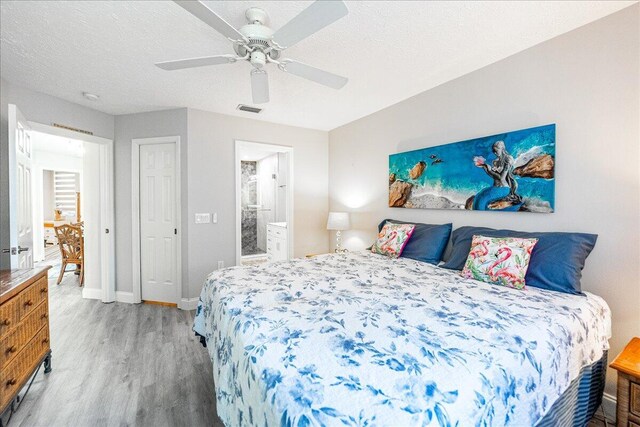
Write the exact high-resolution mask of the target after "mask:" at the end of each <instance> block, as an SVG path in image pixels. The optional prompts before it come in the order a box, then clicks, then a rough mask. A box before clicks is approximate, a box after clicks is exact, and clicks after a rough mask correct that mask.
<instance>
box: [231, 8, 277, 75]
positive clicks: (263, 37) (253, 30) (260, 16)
mask: <svg viewBox="0 0 640 427" xmlns="http://www.w3.org/2000/svg"><path fill="white" fill-rule="evenodd" d="M245 16H246V18H247V21H248V22H249V23H248V24H247V25H244V26H242V27H241V28H240V29H239V30H238V31H240V34H242V35H243V36H245V37H246V38H247V40H249V42H248V43H234V46H233V47H234V50H235V51H236V53H237V54H238V55H240V56H245V55H246V54H247V49H246V47H245V46H248V47H250V48H251V49H254V51H253V52H252V53H255V51H257V50H259V51H262V52H263V53H264V51H265V50H267V49H268V51H267V52H266V53H264V55H269V57H270V58H271V59H277V58H279V57H280V52H279V51H278V50H272V49H269V48H273V45H272V44H271V38H272V36H273V30H272V29H271V28H269V27H268V26H267V25H268V24H269V15H268V14H267V12H265V11H264V10H262V9H260V8H257V7H252V8H249V9H247V11H246V12H245ZM251 63H252V64H253V63H254V62H253V54H252V55H251ZM263 65H264V64H263Z"/></svg>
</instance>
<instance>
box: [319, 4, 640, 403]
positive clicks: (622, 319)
mask: <svg viewBox="0 0 640 427" xmlns="http://www.w3.org/2000/svg"><path fill="white" fill-rule="evenodd" d="M638 28H640V20H639V6H638V5H637V4H636V5H634V6H632V7H630V8H627V9H625V10H623V11H621V12H618V13H616V14H614V15H611V16H609V17H606V18H604V19H602V20H599V21H596V22H594V23H592V24H589V25H587V26H584V27H582V28H579V29H577V30H574V31H572V32H570V33H567V34H565V35H562V36H560V37H557V38H555V39H553V40H550V41H548V42H545V43H542V44H540V45H538V46H535V47H533V48H531V49H528V50H526V51H524V52H521V53H518V54H516V55H514V56H512V57H509V58H507V59H504V60H502V61H499V62H497V63H495V64H493V65H490V66H488V67H486V68H483V69H481V70H478V71H476V72H473V73H471V74H468V75H466V76H463V77H460V78H458V79H456V80H453V81H451V82H448V83H446V84H443V85H441V86H439V87H436V88H434V89H432V90H429V91H427V92H424V93H422V94H420V95H417V96H415V97H413V98H410V99H408V100H406V101H403V102H401V103H399V104H396V105H394V106H392V107H389V108H386V109H385V110H382V111H380V112H378V113H375V114H372V115H370V116H368V117H365V118H363V119H360V120H358V121H355V122H353V123H350V124H348V125H345V126H342V127H340V128H338V129H335V130H333V131H331V132H330V134H329V147H330V148H329V155H330V162H329V164H330V168H329V177H330V181H329V193H330V207H331V210H338V211H339V210H348V211H351V212H353V214H352V223H353V227H354V230H352V231H349V232H346V233H345V245H346V246H347V247H350V248H362V247H364V246H365V245H367V244H370V243H371V242H372V241H373V238H374V235H375V231H374V230H375V227H376V225H377V224H378V222H379V221H380V220H382V219H384V218H387V217H392V218H398V219H403V220H410V221H420V222H426V223H444V222H451V221H452V222H453V225H454V228H455V227H460V226H463V225H478V226H489V227H502V228H511V229H516V230H531V231H534V230H537V231H547V230H549V231H551V230H554V231H582V232H590V233H597V234H598V235H599V238H598V243H597V244H596V247H595V249H594V251H593V253H592V254H591V256H590V257H589V258H588V259H587V264H586V267H585V270H584V277H583V281H582V282H583V288H584V289H585V290H587V291H590V292H593V293H596V294H598V295H601V296H603V297H604V298H605V299H606V300H607V302H608V303H609V305H610V306H611V309H612V310H613V338H612V340H611V344H612V347H611V352H610V357H611V358H613V357H615V355H616V354H617V353H618V352H619V351H621V349H622V348H623V346H624V345H625V344H626V343H627V341H628V340H629V339H630V338H631V337H632V336H634V335H638V334H640V267H639V265H640V198H639V196H640V167H639V166H638V165H639V164H640V152H639V147H640V130H639V121H640V120H639V117H640V108H639V98H640V91H639V76H640V70H639V50H640V43H639V31H638ZM548 123H556V124H557V134H556V141H557V148H556V155H557V157H556V158H557V164H556V212H555V213H553V214H532V213H496V212H478V211H473V212H470V211H446V210H440V211H439V210H412V209H402V208H395V209H393V208H388V207H387V203H388V193H387V192H388V155H389V154H392V153H398V152H403V151H408V150H413V149H418V148H423V147H429V146H434V145H440V144H445V143H449V142H455V141H461V140H465V139H470V138H474V137H480V136H485V135H492V134H496V133H501V132H505V131H510V130H516V129H523V128H528V127H531V126H538V125H543V124H548ZM614 387H615V374H614V373H613V372H609V377H608V387H607V391H608V392H610V393H611V392H613V391H614V389H615V388H614Z"/></svg>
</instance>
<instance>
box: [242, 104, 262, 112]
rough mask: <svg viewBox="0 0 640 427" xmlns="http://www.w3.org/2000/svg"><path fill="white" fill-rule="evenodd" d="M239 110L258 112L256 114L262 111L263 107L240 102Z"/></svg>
mask: <svg viewBox="0 0 640 427" xmlns="http://www.w3.org/2000/svg"><path fill="white" fill-rule="evenodd" d="M238 110H240V111H246V112H248V113H256V114H258V113H259V112H260V111H262V108H258V107H252V106H250V105H244V104H238Z"/></svg>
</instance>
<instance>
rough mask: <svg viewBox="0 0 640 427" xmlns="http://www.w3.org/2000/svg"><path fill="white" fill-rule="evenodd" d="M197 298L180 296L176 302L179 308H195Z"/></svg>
mask: <svg viewBox="0 0 640 427" xmlns="http://www.w3.org/2000/svg"><path fill="white" fill-rule="evenodd" d="M198 300H199V298H182V299H181V300H180V302H179V303H178V308H179V309H180V310H195V309H196V308H197V307H198Z"/></svg>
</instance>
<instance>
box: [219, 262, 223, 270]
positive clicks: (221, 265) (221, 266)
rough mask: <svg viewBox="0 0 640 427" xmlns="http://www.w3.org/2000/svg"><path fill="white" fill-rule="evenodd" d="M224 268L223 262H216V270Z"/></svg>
mask: <svg viewBox="0 0 640 427" xmlns="http://www.w3.org/2000/svg"><path fill="white" fill-rule="evenodd" d="M221 268H224V261H218V270H220V269H221Z"/></svg>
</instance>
